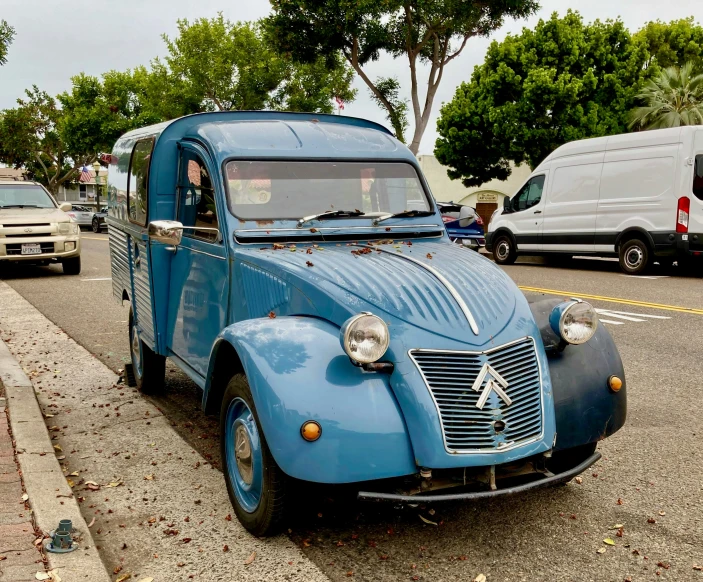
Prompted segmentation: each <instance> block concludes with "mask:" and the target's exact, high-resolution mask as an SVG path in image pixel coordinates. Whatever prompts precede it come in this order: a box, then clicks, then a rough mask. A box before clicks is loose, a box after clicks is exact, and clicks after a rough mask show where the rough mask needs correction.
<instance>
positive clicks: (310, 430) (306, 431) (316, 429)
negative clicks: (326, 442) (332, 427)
mask: <svg viewBox="0 0 703 582" xmlns="http://www.w3.org/2000/svg"><path fill="white" fill-rule="evenodd" d="M321 435H322V427H321V426H320V423H319V422H315V421H314V420H308V421H307V422H304V423H303V426H301V427H300V436H302V437H303V438H304V439H305V440H306V441H308V442H313V441H316V440H317V439H319V438H320V436H321Z"/></svg>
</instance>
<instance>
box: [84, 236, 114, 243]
mask: <svg viewBox="0 0 703 582" xmlns="http://www.w3.org/2000/svg"><path fill="white" fill-rule="evenodd" d="M81 238H89V239H90V240H104V241H106V242H107V241H108V240H109V239H106V238H100V237H97V236H81Z"/></svg>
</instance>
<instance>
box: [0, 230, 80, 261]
mask: <svg viewBox="0 0 703 582" xmlns="http://www.w3.org/2000/svg"><path fill="white" fill-rule="evenodd" d="M66 243H68V244H66ZM23 244H38V245H40V247H41V253H38V254H33V255H23V254H22V245H23ZM71 244H73V248H69V249H67V248H66V247H70V246H71ZM80 254H81V239H80V236H79V235H65V236H64V235H60V236H40V237H13V238H6V237H0V261H4V262H15V261H16V262H35V263H36V262H43V261H50V260H61V259H70V258H73V257H78V256H80Z"/></svg>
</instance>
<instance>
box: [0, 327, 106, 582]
mask: <svg viewBox="0 0 703 582" xmlns="http://www.w3.org/2000/svg"><path fill="white" fill-rule="evenodd" d="M0 382H2V384H3V385H4V387H5V397H6V399H7V400H6V406H7V408H8V410H9V413H10V414H9V417H10V427H11V428H12V435H13V438H14V439H15V450H16V453H17V460H18V461H19V464H20V468H21V470H22V480H23V481H24V486H25V490H26V491H27V494H28V495H29V503H30V505H31V508H32V512H33V515H34V520H35V523H36V525H37V527H39V529H41V530H42V531H43V532H44V533H46V534H48V533H49V532H50V531H51V530H53V529H55V528H56V526H57V525H58V523H59V520H61V519H70V520H71V521H72V522H73V528H74V531H75V532H76V533H77V534H78V535H77V536H76V537H78V538H79V539H80V540H81V541H80V545H79V547H78V549H77V550H75V551H73V552H70V553H67V554H52V553H49V552H47V554H46V556H47V558H48V561H49V566H50V568H51V569H58V570H59V574H60V576H61V578H62V579H63V580H65V581H66V582H73V581H80V580H90V581H91V582H110V576H109V574H108V572H107V570H106V569H105V566H104V565H103V562H102V560H101V559H100V555H99V554H98V551H97V550H96V549H95V543H94V542H93V538H92V536H91V534H90V530H89V529H88V526H87V524H86V523H85V520H84V519H83V516H82V515H81V512H80V509H79V508H78V502H77V501H76V498H75V497H74V496H73V492H72V491H71V488H70V487H69V486H68V483H67V482H66V478H65V477H64V474H63V471H62V470H61V466H60V465H59V462H58V460H57V458H56V455H55V450H54V447H53V445H52V444H51V439H50V438H49V432H48V431H47V429H46V425H45V424H44V416H43V414H42V412H41V410H40V408H39V403H38V402H37V398H36V396H35V394H34V387H33V386H32V382H31V381H30V379H29V378H28V377H27V376H26V374H25V373H24V371H23V370H22V367H21V366H20V365H19V364H18V363H17V361H16V360H15V358H14V357H13V356H12V354H11V353H10V351H9V350H8V348H7V346H6V345H5V343H4V342H3V341H0Z"/></svg>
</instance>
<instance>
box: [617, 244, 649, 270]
mask: <svg viewBox="0 0 703 582" xmlns="http://www.w3.org/2000/svg"><path fill="white" fill-rule="evenodd" d="M618 256H619V259H620V270H621V271H622V272H623V273H626V274H628V275H642V274H643V273H644V272H645V271H646V270H647V269H648V268H649V265H650V263H651V253H650V251H649V246H648V245H647V243H646V242H644V241H643V240H640V239H638V238H633V239H630V240H628V241H625V242H624V243H622V244H621V245H620V250H619V252H618Z"/></svg>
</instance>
